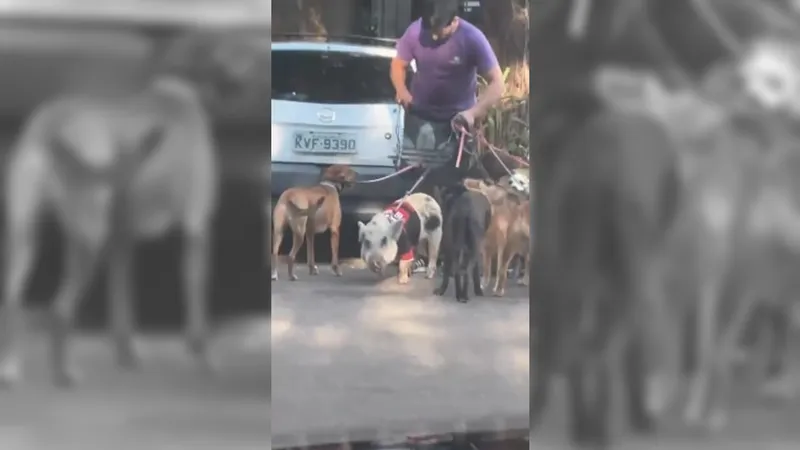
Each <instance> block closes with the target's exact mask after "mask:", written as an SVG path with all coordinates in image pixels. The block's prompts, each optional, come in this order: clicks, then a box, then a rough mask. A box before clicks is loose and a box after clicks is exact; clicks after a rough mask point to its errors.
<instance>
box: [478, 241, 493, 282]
mask: <svg viewBox="0 0 800 450" xmlns="http://www.w3.org/2000/svg"><path fill="white" fill-rule="evenodd" d="M492 256H493V254H492V246H491V245H490V244H489V239H486V240H484V244H483V254H482V257H483V271H482V272H481V285H482V286H483V287H486V288H488V287H489V283H490V282H491V281H492Z"/></svg>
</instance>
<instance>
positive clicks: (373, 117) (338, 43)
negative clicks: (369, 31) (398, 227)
mask: <svg viewBox="0 0 800 450" xmlns="http://www.w3.org/2000/svg"><path fill="white" fill-rule="evenodd" d="M394 55H395V50H394V41H393V40H387V39H377V38H358V37H344V38H328V39H326V40H322V41H321V40H319V38H317V37H314V38H313V40H311V39H308V38H304V37H302V36H299V35H298V36H273V42H272V51H271V57H272V87H271V90H272V95H271V109H272V148H271V151H272V179H271V193H272V201H273V205H274V202H276V201H277V199H278V197H279V196H280V194H281V193H282V192H283V191H285V190H286V189H288V188H289V187H292V186H300V185H314V184H316V183H317V182H318V180H319V174H320V171H321V169H322V168H324V167H326V166H328V165H331V164H348V165H350V166H352V167H353V169H354V170H355V171H356V172H358V174H359V180H360V181H363V180H370V179H375V178H378V177H382V176H385V175H388V174H391V173H393V172H395V165H396V160H397V156H398V155H399V154H400V148H401V145H402V138H403V110H402V108H401V107H400V106H399V105H398V104H397V103H396V102H395V93H394V88H393V87H392V84H391V82H390V80H389V67H390V62H391V59H392V57H394ZM414 181H415V180H414V179H413V177H411V178H409V177H394V178H391V179H388V180H386V181H381V182H379V183H374V184H359V185H356V186H355V187H354V188H352V189H348V190H347V191H345V192H344V193H343V195H342V199H341V201H342V210H343V213H344V214H345V215H346V216H353V217H357V218H359V219H364V220H366V219H369V217H371V216H372V215H373V214H374V213H376V212H377V211H379V210H380V209H382V208H383V207H384V206H385V205H386V203H388V202H391V201H392V200H396V199H398V198H400V197H402V196H403V194H404V193H405V192H406V191H407V190H408V189H409V188H410V187H411V185H412V184H413V183H414Z"/></svg>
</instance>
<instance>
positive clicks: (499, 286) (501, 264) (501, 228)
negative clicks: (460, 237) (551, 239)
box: [464, 179, 530, 296]
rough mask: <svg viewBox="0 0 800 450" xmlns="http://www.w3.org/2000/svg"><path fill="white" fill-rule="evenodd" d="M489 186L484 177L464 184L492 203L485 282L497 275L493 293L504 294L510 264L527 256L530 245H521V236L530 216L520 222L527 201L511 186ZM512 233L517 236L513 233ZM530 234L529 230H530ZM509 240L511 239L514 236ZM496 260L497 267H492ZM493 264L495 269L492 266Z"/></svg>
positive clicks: (486, 284)
mask: <svg viewBox="0 0 800 450" xmlns="http://www.w3.org/2000/svg"><path fill="white" fill-rule="evenodd" d="M501 183H502V180H501V182H500V183H498V184H494V185H489V184H486V183H485V182H483V181H481V180H475V179H466V180H464V186H465V187H466V188H467V189H470V190H474V191H477V192H480V193H482V194H484V195H485V196H486V198H488V199H489V202H490V204H491V206H492V221H491V223H490V224H489V229H488V230H487V231H486V237H485V240H484V253H483V285H484V286H488V285H489V282H490V281H491V280H492V275H494V280H495V285H494V289H493V291H494V294H495V295H497V296H502V295H504V293H505V282H506V278H507V272H508V266H509V264H510V263H511V261H512V260H513V258H514V256H516V255H518V254H519V255H523V256H525V255H528V253H529V252H528V251H527V247H526V248H524V249H523V247H519V245H521V244H522V243H524V241H523V240H522V237H521V236H519V231H520V229H521V228H524V227H528V226H529V225H528V224H529V222H530V220H529V218H527V217H525V218H524V224H522V225H518V224H516V223H515V221H517V220H520V217H519V214H520V208H521V207H522V206H523V203H525V202H526V201H527V200H523V199H522V198H521V197H520V195H519V194H518V193H517V192H515V191H513V190H512V189H511V188H510V187H509V186H504V185H502V184H501ZM526 211H528V210H526ZM526 229H527V228H526ZM512 233H513V234H514V236H512ZM527 233H528V236H529V235H530V230H528V231H527ZM512 237H513V239H511V240H510V238H512ZM493 263H494V266H493ZM493 267H494V271H493V270H492V268H493Z"/></svg>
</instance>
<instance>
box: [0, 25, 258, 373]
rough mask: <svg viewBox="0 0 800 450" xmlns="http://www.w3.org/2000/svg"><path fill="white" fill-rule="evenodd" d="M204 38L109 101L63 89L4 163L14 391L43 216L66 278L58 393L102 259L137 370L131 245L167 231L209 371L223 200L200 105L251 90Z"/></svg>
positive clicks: (57, 346)
mask: <svg viewBox="0 0 800 450" xmlns="http://www.w3.org/2000/svg"><path fill="white" fill-rule="evenodd" d="M210 37H211V36H204V35H187V36H184V38H181V39H178V40H177V41H175V42H173V43H172V46H171V47H170V48H171V49H172V50H173V52H166V53H164V55H165V57H164V58H163V60H159V61H156V64H154V66H155V67H154V72H153V73H152V74H151V76H150V77H149V79H148V80H147V81H146V83H144V84H143V85H142V86H134V89H132V90H130V91H120V92H117V93H116V94H113V95H109V93H108V92H105V91H103V92H100V91H91V90H81V91H80V92H75V91H71V92H70V93H65V94H62V95H60V96H58V97H57V98H54V99H53V100H52V101H48V102H45V103H43V104H42V105H40V106H39V107H38V108H37V109H36V110H35V111H34V112H33V114H32V115H31V117H30V118H29V119H28V120H27V122H26V123H25V124H24V126H23V129H22V131H21V133H20V137H19V138H18V140H17V142H16V143H15V145H14V147H13V148H12V149H11V152H10V155H9V156H10V158H9V161H8V165H7V173H6V175H7V176H6V178H5V188H4V190H3V195H4V209H5V211H4V212H5V218H6V227H5V230H4V231H5V242H6V248H5V251H6V256H7V259H6V264H5V274H4V283H3V288H4V292H3V306H4V307H5V308H4V311H3V312H4V314H3V322H2V323H0V332H1V333H2V338H3V339H2V341H0V383H2V384H6V385H10V384H12V383H14V382H16V381H17V380H18V379H19V378H20V377H21V375H22V363H21V357H20V355H19V344H18V337H19V334H20V332H21V331H22V330H21V328H22V326H23V322H24V320H23V317H22V305H23V299H22V296H23V292H24V289H25V286H26V283H27V282H28V279H29V278H30V275H31V271H32V268H33V263H34V256H35V252H36V247H37V244H38V236H37V233H36V231H37V225H38V222H39V219H40V217H41V216H42V214H43V213H46V212H50V213H53V214H54V215H55V217H56V219H57V220H58V222H59V224H60V225H61V228H62V231H63V235H64V239H65V254H64V268H65V274H64V275H63V279H62V280H61V285H60V287H59V289H58V291H57V293H56V297H55V299H54V301H53V306H52V315H53V320H52V322H51V323H52V325H51V329H50V332H51V337H50V339H51V342H52V352H51V368H52V371H53V378H54V382H55V383H56V384H58V385H61V386H65V385H69V384H72V383H73V382H74V372H72V370H70V368H69V367H68V366H69V364H68V350H69V345H68V344H69V342H68V338H69V335H70V331H71V328H72V322H73V317H74V314H75V310H76V308H77V307H78V306H79V304H80V300H81V297H82V296H83V295H84V293H85V290H86V288H87V287H88V286H89V285H90V283H91V280H92V278H93V277H94V275H95V273H96V272H97V269H98V266H99V265H100V263H101V262H102V260H103V259H105V258H108V262H109V274H108V289H109V301H110V311H111V318H110V319H111V320H110V322H111V327H112V329H113V334H114V342H115V346H116V353H117V358H118V363H119V364H120V365H122V366H126V367H127V366H134V365H136V363H137V362H138V357H137V355H136V353H135V351H134V345H133V344H134V342H133V331H134V323H133V322H134V320H133V304H134V289H133V280H132V279H131V277H132V268H133V265H132V262H133V261H132V260H133V250H134V243H135V241H136V240H138V239H142V238H153V237H158V236H163V235H164V234H165V233H167V232H168V231H169V230H171V229H175V228H178V229H179V230H180V231H182V234H183V237H184V245H183V255H182V256H183V283H184V291H185V293H186V294H185V295H186V299H185V301H186V310H187V315H188V317H187V325H186V337H187V344H188V347H189V349H190V351H191V352H192V354H193V355H194V357H195V358H196V359H197V360H198V362H200V363H201V364H202V365H203V366H205V365H206V363H207V360H206V350H207V344H206V342H207V335H208V331H207V328H208V327H207V318H206V316H207V301H208V299H207V297H208V296H207V293H208V288H207V280H208V269H209V267H208V266H209V262H210V249H211V231H212V222H213V216H214V213H215V210H216V207H217V203H218V197H219V174H218V170H219V169H218V167H219V164H218V162H217V155H216V148H215V145H214V140H213V136H212V131H211V126H210V118H209V117H208V114H207V113H206V108H207V107H208V106H211V105H212V104H214V103H215V102H216V101H218V100H219V99H220V96H221V95H223V94H222V92H221V91H219V90H218V89H216V87H215V86H218V83H222V84H225V86H226V87H230V88H233V87H234V86H238V87H239V89H240V90H242V89H243V87H244V86H245V84H246V83H247V80H246V78H245V74H244V73H243V72H239V69H243V68H245V66H242V65H236V64H228V63H225V61H224V59H225V57H223V56H221V54H220V53H219V52H220V51H221V50H223V49H222V48H221V46H218V45H217V44H219V42H220V41H218V40H216V39H209V38H210ZM218 47H219V48H218ZM228 50H230V49H228ZM228 53H229V52H228V51H225V54H226V55H227V54H228ZM253 55H254V54H253V53H251V54H250V56H249V58H251V59H252V58H253ZM242 56H244V55H242ZM170 57H175V60H170ZM248 64H249V63H248ZM222 78H224V80H222ZM230 92H232V91H230ZM106 252H107V253H106Z"/></svg>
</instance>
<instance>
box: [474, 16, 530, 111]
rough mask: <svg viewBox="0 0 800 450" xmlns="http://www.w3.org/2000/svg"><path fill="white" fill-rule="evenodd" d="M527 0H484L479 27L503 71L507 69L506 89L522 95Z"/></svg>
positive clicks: (526, 79)
mask: <svg viewBox="0 0 800 450" xmlns="http://www.w3.org/2000/svg"><path fill="white" fill-rule="evenodd" d="M528 4H529V0H493V1H489V2H483V3H482V5H483V23H484V26H483V27H482V28H483V30H484V33H486V37H487V38H488V39H489V42H491V44H492V47H493V48H494V50H495V53H497V59H498V60H499V62H500V67H501V68H503V70H505V69H508V77H507V78H506V90H507V93H508V94H509V95H512V96H515V97H523V96H527V95H528V91H529V79H530V74H529V67H528V40H529V33H528V30H529V19H528V11H529V7H528Z"/></svg>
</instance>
